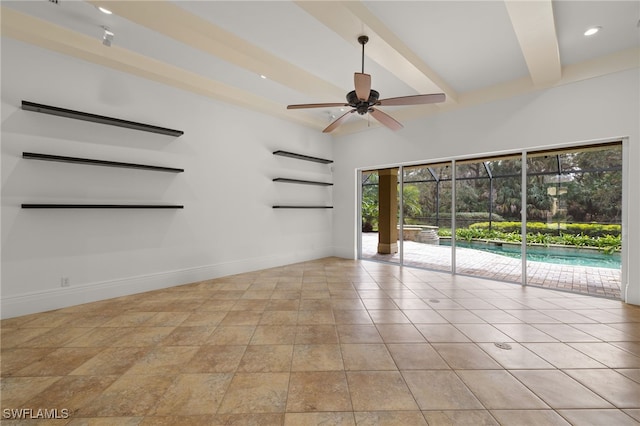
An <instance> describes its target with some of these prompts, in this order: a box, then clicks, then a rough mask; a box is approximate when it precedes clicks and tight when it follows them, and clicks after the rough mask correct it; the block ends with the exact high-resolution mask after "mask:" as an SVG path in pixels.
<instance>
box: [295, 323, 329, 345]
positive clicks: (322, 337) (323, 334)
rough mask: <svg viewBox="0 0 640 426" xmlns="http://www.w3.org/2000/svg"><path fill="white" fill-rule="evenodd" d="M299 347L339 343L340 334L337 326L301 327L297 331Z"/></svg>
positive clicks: (296, 341)
mask: <svg viewBox="0 0 640 426" xmlns="http://www.w3.org/2000/svg"><path fill="white" fill-rule="evenodd" d="M295 343H296V344H297V345H303V344H309V345H314V344H316V345H322V344H336V343H338V332H337V330H336V326H335V325H328V324H327V325H300V326H298V327H297V329H296V340H295Z"/></svg>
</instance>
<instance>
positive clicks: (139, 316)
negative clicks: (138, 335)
mask: <svg viewBox="0 0 640 426" xmlns="http://www.w3.org/2000/svg"><path fill="white" fill-rule="evenodd" d="M157 314H158V313H157V312H124V313H122V314H120V315H117V316H115V317H114V318H112V319H111V320H109V321H107V322H105V323H103V324H102V325H101V327H138V326H141V325H143V324H144V323H146V322H147V321H149V320H150V319H151V318H153V317H154V316H156V315H157Z"/></svg>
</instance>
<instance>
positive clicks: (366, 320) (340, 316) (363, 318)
mask: <svg viewBox="0 0 640 426" xmlns="http://www.w3.org/2000/svg"><path fill="white" fill-rule="evenodd" d="M333 317H334V318H335V320H336V324H373V320H372V319H371V317H370V316H369V313H368V312H367V311H360V310H354V311H349V310H339V311H334V312H333Z"/></svg>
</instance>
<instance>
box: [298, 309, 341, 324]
mask: <svg viewBox="0 0 640 426" xmlns="http://www.w3.org/2000/svg"><path fill="white" fill-rule="evenodd" d="M298 324H299V325H310V324H335V319H334V318H333V311H330V310H326V311H299V312H298Z"/></svg>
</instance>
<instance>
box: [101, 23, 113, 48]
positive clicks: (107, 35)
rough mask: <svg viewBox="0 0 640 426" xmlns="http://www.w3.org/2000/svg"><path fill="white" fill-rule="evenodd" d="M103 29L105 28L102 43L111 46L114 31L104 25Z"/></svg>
mask: <svg viewBox="0 0 640 426" xmlns="http://www.w3.org/2000/svg"><path fill="white" fill-rule="evenodd" d="M102 29H104V34H103V36H102V44H104V45H105V46H107V47H111V42H112V41H113V36H114V34H113V31H111V30H110V29H109V28H107V27H102Z"/></svg>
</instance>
